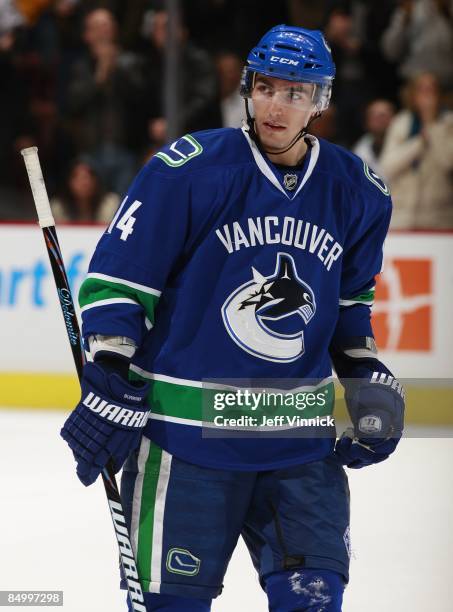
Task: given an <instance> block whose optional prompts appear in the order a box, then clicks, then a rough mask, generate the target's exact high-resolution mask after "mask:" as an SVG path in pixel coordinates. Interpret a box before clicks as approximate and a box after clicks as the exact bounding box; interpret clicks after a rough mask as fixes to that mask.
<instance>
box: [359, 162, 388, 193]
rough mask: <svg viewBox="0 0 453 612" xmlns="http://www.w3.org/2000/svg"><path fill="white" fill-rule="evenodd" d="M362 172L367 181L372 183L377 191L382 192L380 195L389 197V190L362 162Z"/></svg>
mask: <svg viewBox="0 0 453 612" xmlns="http://www.w3.org/2000/svg"><path fill="white" fill-rule="evenodd" d="M363 171H364V172H365V176H366V177H367V179H368V180H369V181H370V182H371V183H373V185H375V186H376V187H377V188H378V189H380V190H381V191H382V193H383V194H384V195H386V196H389V195H390V189H389V188H388V187H387V185H386V184H385V183H384V181H383V180H382V179H381V177H380V176H378V175H377V174H376V172H374V171H373V170H371V168H370V167H369V165H368V164H367V163H366V162H363Z"/></svg>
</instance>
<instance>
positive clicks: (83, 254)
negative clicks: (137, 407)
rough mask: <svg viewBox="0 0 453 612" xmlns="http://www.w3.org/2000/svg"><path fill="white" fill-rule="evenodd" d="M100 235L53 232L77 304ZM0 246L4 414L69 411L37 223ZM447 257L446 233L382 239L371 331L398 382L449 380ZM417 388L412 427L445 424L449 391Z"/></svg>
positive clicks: (450, 279) (451, 251)
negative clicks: (21, 409)
mask: <svg viewBox="0 0 453 612" xmlns="http://www.w3.org/2000/svg"><path fill="white" fill-rule="evenodd" d="M102 231H103V228H102V227H100V226H87V225H78V226H61V227H59V228H58V234H59V239H60V243H61V248H62V252H63V257H64V260H65V264H66V269H67V273H68V277H69V279H70V283H71V287H72V289H73V295H74V296H77V293H78V289H79V287H80V284H81V282H82V280H83V278H84V275H85V273H86V270H87V268H88V264H89V260H90V256H91V253H92V252H93V250H94V247H95V245H96V243H97V241H98V240H99V238H100V236H101V234H102ZM0 244H1V251H2V257H1V260H0V338H1V341H2V349H3V350H2V351H1V353H0V406H12V407H21V406H28V407H36V408H47V409H53V408H59V409H69V408H71V407H72V406H73V405H74V403H75V402H76V401H77V399H78V385H77V380H76V377H75V375H74V365H73V361H72V355H71V351H70V349H69V345H68V341H67V337H66V329H65V326H64V323H63V318H62V315H61V312H60V307H59V304H58V301H57V296H56V291H55V286H54V282H53V277H52V274H51V271H50V266H49V263H48V258H47V252H46V248H45V246H44V242H43V237H42V233H41V231H40V229H39V228H38V227H37V226H36V225H27V224H17V225H15V224H5V225H1V224H0ZM452 255H453V234H451V233H424V232H423V233H415V234H412V233H406V232H405V233H393V234H391V235H390V236H389V237H388V239H387V240H386V244H385V264H384V270H383V274H382V275H381V278H380V280H379V282H378V287H377V291H376V303H375V307H374V309H373V313H374V314H373V316H374V327H375V331H376V336H377V341H378V346H379V347H380V348H381V350H380V354H381V358H382V360H383V361H384V362H385V363H386V364H388V366H389V367H390V369H392V370H393V371H395V372H396V373H397V374H398V376H399V377H400V378H413V379H424V380H425V381H429V379H438V378H441V379H453V360H452V359H451V347H452V346H453V326H452V325H451V320H450V312H451V304H452V303H453V266H452V265H451V260H452ZM421 384H422V386H421V387H420V386H417V387H416V388H414V390H410V389H409V397H410V405H411V409H410V415H409V416H410V420H411V421H412V422H415V423H424V422H432V423H435V424H438V423H451V422H452V417H451V416H450V412H451V410H449V406H452V405H453V402H452V401H451V391H450V385H449V384H448V383H446V384H445V385H444V388H443V389H441V388H439V387H438V386H434V388H433V386H432V385H431V384H429V383H427V384H425V385H423V383H421ZM433 406H434V407H435V408H434V409H433V408H432V407H433ZM427 407H430V409H429V411H428V410H427Z"/></svg>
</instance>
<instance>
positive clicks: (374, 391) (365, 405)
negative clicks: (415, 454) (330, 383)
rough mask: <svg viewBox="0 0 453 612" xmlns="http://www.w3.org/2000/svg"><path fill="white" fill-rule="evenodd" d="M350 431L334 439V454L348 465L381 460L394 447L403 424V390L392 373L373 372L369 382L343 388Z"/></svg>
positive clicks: (355, 466)
mask: <svg viewBox="0 0 453 612" xmlns="http://www.w3.org/2000/svg"><path fill="white" fill-rule="evenodd" d="M345 399H346V404H347V407H348V410H349V415H350V417H351V420H352V423H353V425H354V429H353V430H347V431H346V432H345V433H344V434H343V435H342V436H341V438H340V439H339V440H338V441H337V443H336V446H335V453H336V455H337V457H338V458H339V459H340V461H341V462H342V463H343V464H344V465H347V466H348V467H350V468H362V467H365V466H367V465H371V464H373V463H379V462H380V461H384V459H387V457H388V456H389V455H390V454H391V453H393V451H394V450H395V448H396V446H397V444H398V442H399V440H400V438H401V436H402V433H403V427H404V390H403V388H402V386H401V385H400V383H399V382H398V381H397V380H395V379H394V378H393V377H392V376H391V375H389V374H386V373H381V372H374V373H373V375H372V377H371V379H370V380H369V381H366V380H364V381H363V382H362V381H354V383H353V384H351V385H350V386H349V387H348V386H347V387H346V393H345Z"/></svg>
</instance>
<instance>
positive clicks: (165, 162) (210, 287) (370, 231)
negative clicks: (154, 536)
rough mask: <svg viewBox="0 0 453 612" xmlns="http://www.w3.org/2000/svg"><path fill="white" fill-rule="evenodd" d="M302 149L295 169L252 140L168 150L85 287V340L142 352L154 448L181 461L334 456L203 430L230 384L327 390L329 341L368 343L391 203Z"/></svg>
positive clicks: (316, 152) (140, 184)
mask: <svg viewBox="0 0 453 612" xmlns="http://www.w3.org/2000/svg"><path fill="white" fill-rule="evenodd" d="M306 139H307V144H309V148H308V152H307V154H306V156H305V158H304V162H303V164H302V166H301V167H297V168H294V169H293V168H282V167H278V166H275V165H273V164H272V163H271V162H270V161H269V160H268V159H267V158H266V156H264V155H263V154H262V153H261V152H260V150H259V149H258V147H257V146H256V144H255V143H254V142H253V141H252V140H251V139H250V137H249V134H248V132H247V129H246V128H242V129H220V130H211V131H205V132H198V133H194V134H192V135H186V136H183V137H182V138H181V139H179V140H178V141H176V142H175V143H173V144H171V145H169V146H168V147H166V148H165V149H163V150H162V151H161V152H159V153H157V154H156V155H155V156H154V157H153V158H152V159H151V160H150V162H149V163H148V164H147V165H146V166H145V167H144V168H143V169H142V170H141V172H140V173H139V174H138V176H137V177H136V179H135V181H134V182H133V184H132V185H131V187H130V189H129V191H128V193H127V195H126V197H125V199H124V201H123V203H122V204H121V206H120V208H119V209H118V211H117V213H116V215H115V217H114V219H113V220H112V223H111V224H110V226H109V227H108V229H107V230H106V232H105V233H104V235H103V236H102V238H101V240H100V242H99V244H98V246H97V248H96V251H95V253H94V256H93V258H92V261H91V263H90V267H89V273H88V276H87V278H86V280H85V281H84V283H83V285H82V287H81V290H80V298H79V299H80V305H81V308H82V317H83V335H84V338H87V337H89V336H90V335H93V334H103V335H115V336H126V337H128V338H131V339H133V340H134V342H135V343H136V344H137V346H138V347H139V348H138V350H137V352H136V354H135V355H134V357H133V359H132V364H131V377H132V378H134V377H135V378H140V377H141V378H145V379H147V380H149V381H151V391H150V396H149V401H150V405H151V418H150V421H149V422H148V425H147V426H146V429H145V435H146V436H148V437H149V438H151V439H152V440H153V441H154V442H155V443H157V444H158V445H160V446H161V447H163V448H164V449H166V450H167V451H168V452H170V453H172V454H174V455H176V456H177V457H180V458H182V459H184V460H186V461H189V462H192V463H198V464H201V465H206V466H210V467H218V468H222V469H238V470H267V469H273V468H278V467H283V466H289V465H294V464H297V463H304V462H307V461H312V460H316V459H320V458H322V457H324V456H326V455H327V454H329V453H331V452H332V449H333V445H334V439H333V438H332V437H331V436H330V437H309V438H307V437H299V436H295V435H294V436H292V435H286V436H272V435H267V434H266V433H264V432H260V434H258V433H257V434H256V435H254V434H253V433H249V434H247V435H246V437H244V436H242V437H241V436H236V437H231V436H222V435H215V436H206V435H205V433H206V431H208V430H209V431H210V430H211V429H212V425H213V423H205V425H207V427H204V428H203V427H202V423H203V420H204V421H207V420H210V417H207V416H206V414H207V413H206V411H205V409H204V407H203V401H204V400H203V393H204V392H205V391H206V390H213V389H214V390H215V389H217V388H219V385H220V387H221V386H222V385H221V381H223V380H225V379H249V380H255V379H259V380H260V381H263V380H271V379H279V380H280V381H281V380H288V388H289V389H290V390H292V391H295V390H297V389H300V388H302V389H307V388H309V389H311V390H312V391H320V390H321V391H322V392H325V393H326V395H327V394H328V393H329V392H330V393H331V391H332V389H331V383H329V381H330V377H331V374H332V368H331V361H330V357H329V350H328V349H329V344H330V343H331V341H332V338H333V337H334V334H340V335H352V336H358V335H371V328H370V322H369V319H370V317H369V314H370V313H369V307H370V306H371V304H372V301H373V293H374V283H375V281H374V278H375V275H376V274H377V273H379V272H380V270H381V265H382V247H383V242H384V238H385V236H386V233H387V230H388V226H389V222H390V215H391V199H390V196H389V191H388V189H387V187H386V186H385V184H384V183H383V182H382V180H381V179H380V178H379V177H378V176H377V175H376V174H375V173H374V172H373V171H372V170H371V169H370V168H369V167H368V166H367V165H366V164H364V163H363V162H362V161H361V160H360V159H359V158H358V157H356V156H355V155H353V154H351V153H349V152H348V151H346V150H345V149H343V148H341V147H339V146H336V145H333V144H331V143H328V142H326V141H324V140H318V139H317V138H315V137H313V136H307V137H306ZM219 381H220V382H219ZM313 381H315V382H313ZM325 406H326V407H325V411H327V412H330V411H331V410H332V407H333V404H332V402H327V403H326V404H325ZM325 413H326V412H325ZM209 414H214V411H212V412H210V413H209ZM307 414H309V415H310V416H311V415H312V414H314V413H313V411H312V412H311V413H310V410H308V412H305V413H304V414H303V415H301V416H306V415H307Z"/></svg>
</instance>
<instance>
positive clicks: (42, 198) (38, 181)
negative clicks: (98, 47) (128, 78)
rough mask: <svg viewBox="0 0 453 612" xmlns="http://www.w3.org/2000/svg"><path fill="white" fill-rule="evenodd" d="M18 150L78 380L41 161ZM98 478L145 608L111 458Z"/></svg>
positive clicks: (71, 319)
mask: <svg viewBox="0 0 453 612" xmlns="http://www.w3.org/2000/svg"><path fill="white" fill-rule="evenodd" d="M21 153H22V155H23V158H24V163H25V167H26V169H27V174H28V178H29V181H30V187H31V190H32V193H33V200H34V202H35V206H36V212H37V213H38V221H39V225H40V227H41V229H42V232H43V235H44V240H45V243H46V247H47V253H48V255H49V260H50V265H51V267H52V272H53V277H54V280H55V285H56V288H57V293H58V298H59V300H60V306H61V311H62V313H63V318H64V321H65V325H66V331H67V334H68V339H69V343H70V345H71V350H72V356H73V358H74V362H75V366H76V369H77V374H78V377H79V381H80V379H81V377H82V368H83V365H84V363H85V353H84V351H83V348H82V341H81V336H80V329H79V324H78V321H77V316H76V312H75V308H74V302H73V299H72V294H71V288H70V287H69V282H68V277H67V275H66V270H65V267H64V262H63V257H62V255H61V250H60V245H59V243H58V237H57V230H56V228H55V221H54V218H53V216H52V211H51V209H50V203H49V198H48V196H47V190H46V186H45V183H44V178H43V175H42V170H41V165H40V163H39V157H38V148H37V147H29V148H27V149H22V151H21ZM102 481H103V483H104V488H105V494H106V496H107V501H108V504H109V509H110V514H111V517H112V521H113V527H114V529H115V535H116V539H117V542H118V547H119V552H120V559H121V565H122V567H123V571H124V575H125V578H126V582H127V590H128V593H129V598H130V601H131V604H132V608H133V609H134V610H136V611H137V612H146V607H145V604H144V597H143V592H142V588H141V586H140V582H139V578H138V572H137V567H136V563H135V557H134V553H133V550H132V546H131V539H130V535H129V530H128V528H127V525H126V520H125V517H124V510H123V505H122V502H121V498H120V494H119V491H118V485H117V484H116V479H115V472H114V470H113V464H112V461H111V460H110V461H109V463H108V464H107V466H106V467H105V468H104V470H103V471H102Z"/></svg>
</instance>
